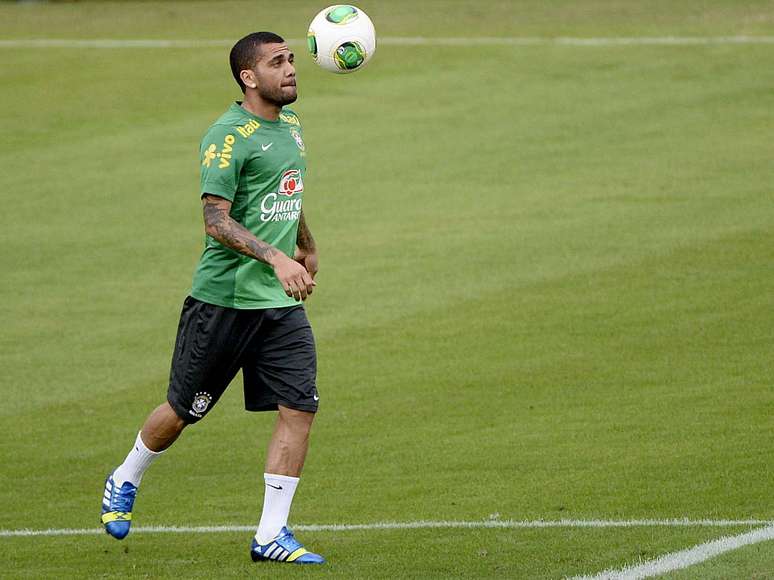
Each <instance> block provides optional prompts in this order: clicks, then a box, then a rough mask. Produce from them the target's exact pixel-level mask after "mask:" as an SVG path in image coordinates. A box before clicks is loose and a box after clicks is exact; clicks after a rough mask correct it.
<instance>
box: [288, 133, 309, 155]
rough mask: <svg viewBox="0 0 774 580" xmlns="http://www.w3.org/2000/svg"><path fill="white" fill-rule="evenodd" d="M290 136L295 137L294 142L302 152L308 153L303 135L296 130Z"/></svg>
mask: <svg viewBox="0 0 774 580" xmlns="http://www.w3.org/2000/svg"><path fill="white" fill-rule="evenodd" d="M290 136H291V137H293V140H294V141H295V142H296V145H298V148H299V149H300V150H301V151H306V146H305V145H304V140H303V139H302V138H301V133H299V132H298V131H296V130H295V129H291V130H290Z"/></svg>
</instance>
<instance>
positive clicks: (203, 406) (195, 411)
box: [188, 393, 212, 417]
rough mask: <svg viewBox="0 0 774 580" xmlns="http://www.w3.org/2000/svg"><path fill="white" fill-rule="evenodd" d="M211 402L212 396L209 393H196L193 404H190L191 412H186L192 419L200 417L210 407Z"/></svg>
mask: <svg viewBox="0 0 774 580" xmlns="http://www.w3.org/2000/svg"><path fill="white" fill-rule="evenodd" d="M211 402H212V395H210V394H209V393H196V396H195V397H194V400H193V403H191V410H190V411H188V412H189V413H190V414H191V415H193V416H194V417H201V416H202V413H204V412H205V411H206V410H207V409H208V408H209V406H210V403H211Z"/></svg>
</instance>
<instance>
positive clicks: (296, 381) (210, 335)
mask: <svg viewBox="0 0 774 580" xmlns="http://www.w3.org/2000/svg"><path fill="white" fill-rule="evenodd" d="M240 369H242V374H243V376H244V394H245V409H247V410H248V411H271V410H276V409H277V405H282V406H284V407H290V408H291V409H298V410H300V411H311V412H316V411H317V401H318V399H319V397H318V395H317V388H316V384H315V381H316V377H317V355H316V353H315V347H314V336H313V335H312V327H311V326H310V325H309V320H307V318H306V312H305V311H304V308H303V306H291V307H288V308H268V309H263V310H237V309H235V308H225V307H223V306H215V305H214V304H208V303H206V302H201V301H199V300H196V299H195V298H192V297H190V296H189V297H188V298H186V299H185V302H184V303H183V311H182V313H181V314H180V325H179V326H178V329H177V340H176V341H175V352H174V354H173V356H172V370H171V372H170V375H169V390H168V391H167V400H168V401H169V404H170V405H172V408H173V409H174V410H175V412H176V413H177V414H178V415H179V416H180V417H181V418H182V419H183V420H184V421H185V422H186V423H195V422H196V421H198V420H199V419H201V418H202V417H203V416H204V415H205V414H206V413H207V412H208V411H209V410H210V409H212V407H214V406H215V403H217V402H218V399H220V396H221V395H222V394H223V393H224V392H225V390H226V387H228V385H229V383H230V382H231V381H232V380H233V378H234V376H236V374H237V372H238V371H239V370H240Z"/></svg>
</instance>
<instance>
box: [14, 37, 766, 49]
mask: <svg viewBox="0 0 774 580" xmlns="http://www.w3.org/2000/svg"><path fill="white" fill-rule="evenodd" d="M233 44H234V39H230V40H205V39H190V40H171V39H150V38H148V39H143V38H126V39H110V38H95V39H69V38H21V39H5V40H3V39H0V48H210V47H224V48H228V47H231V46H233ZM288 44H290V45H293V46H305V45H306V40H305V39H301V38H290V39H288ZM378 44H380V45H395V46H471V45H472V46H487V45H493V46H498V45H499V46H503V45H504V46H707V45H716V44H774V36H630V37H612V36H610V37H605V36H602V37H592V38H575V37H563V36H560V37H554V38H548V37H545V38H544V37H538V36H475V37H425V36H385V37H379V38H378Z"/></svg>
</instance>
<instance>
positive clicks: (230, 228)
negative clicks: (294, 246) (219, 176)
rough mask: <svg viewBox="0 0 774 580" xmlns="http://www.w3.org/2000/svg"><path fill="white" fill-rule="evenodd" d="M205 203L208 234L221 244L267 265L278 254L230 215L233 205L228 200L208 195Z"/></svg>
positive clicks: (272, 247)
mask: <svg viewBox="0 0 774 580" xmlns="http://www.w3.org/2000/svg"><path fill="white" fill-rule="evenodd" d="M203 202H204V224H205V228H206V230H207V233H208V234H209V235H211V236H212V237H213V238H215V239H216V240H218V241H219V242H220V243H221V244H223V245H224V246H228V247H229V248H231V249H232V250H235V251H237V252H239V253H240V254H244V255H245V256H250V257H251V258H255V259H256V260H260V261H261V262H265V263H267V264H268V263H269V262H270V261H271V259H272V257H274V256H275V255H276V254H277V252H278V250H277V248H275V247H274V246H272V245H271V244H267V243H266V242H264V241H262V240H259V239H258V238H256V237H255V235H253V233H252V232H250V230H248V229H247V228H245V227H244V226H243V225H242V224H240V223H239V222H237V221H236V220H234V219H233V218H232V217H231V216H230V215H229V213H228V212H229V208H230V207H231V204H230V203H229V202H228V201H227V200H225V199H223V198H219V197H213V196H207V195H206V196H204V198H203Z"/></svg>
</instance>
